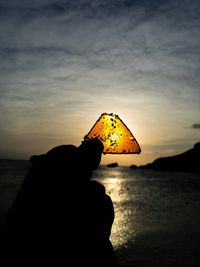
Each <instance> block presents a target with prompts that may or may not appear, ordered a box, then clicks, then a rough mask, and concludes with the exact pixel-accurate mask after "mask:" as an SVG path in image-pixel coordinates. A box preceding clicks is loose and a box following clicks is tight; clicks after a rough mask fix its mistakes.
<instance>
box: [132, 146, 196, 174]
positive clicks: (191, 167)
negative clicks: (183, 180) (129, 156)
mask: <svg viewBox="0 0 200 267" xmlns="http://www.w3.org/2000/svg"><path fill="white" fill-rule="evenodd" d="M132 166H133V169H134V168H135V167H136V166H135V165H131V166H130V167H131V168H132ZM138 168H142V169H153V170H159V171H177V172H200V142H198V143H196V144H195V145H194V147H193V148H191V149H189V150H187V151H185V152H183V153H181V154H178V155H174V156H169V157H162V158H157V159H156V160H154V161H153V162H152V163H148V164H146V165H141V166H139V167H138Z"/></svg>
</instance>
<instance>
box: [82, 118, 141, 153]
mask: <svg viewBox="0 0 200 267" xmlns="http://www.w3.org/2000/svg"><path fill="white" fill-rule="evenodd" d="M91 138H98V139H99V140H101V141H102V142H103V145H104V151H103V153H104V154H140V153H141V148H140V146H139V144H138V142H137V140H136V139H135V137H134V136H133V134H132V133H131V131H130V130H129V129H128V127H127V126H126V125H125V124H124V122H123V121H122V120H121V119H120V118H119V116H118V115H116V114H113V113H110V114H108V113H102V114H101V116H100V117H99V119H98V120H97V121H96V123H95V124H94V126H93V127H92V128H91V130H90V131H89V133H88V134H87V135H86V136H85V137H84V139H85V140H88V139H91Z"/></svg>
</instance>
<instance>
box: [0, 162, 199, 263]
mask: <svg viewBox="0 0 200 267" xmlns="http://www.w3.org/2000/svg"><path fill="white" fill-rule="evenodd" d="M29 166H30V165H29V162H28V161H22V160H0V237H2V234H3V231H4V226H5V218H6V215H7V212H8V210H9V207H10V205H11V204H12V202H13V200H14V198H15V196H16V194H17V191H18V189H19V187H20V185H21V183H22V181H23V179H24V176H25V174H26V172H27V171H28V168H29ZM92 179H94V180H97V181H99V182H101V183H102V184H103V185H104V186H105V188H106V193H107V194H108V195H109V196H110V197H111V199H112V201H113V205H114V210H115V220H114V223H113V227H112V232H111V236H110V240H111V242H112V244H113V247H114V250H115V253H116V256H117V258H118V261H119V264H120V267H179V266H180V267H199V266H200V174H197V173H181V172H164V171H154V170H147V169H140V168H138V169H131V168H130V167H128V166H118V167H115V168H109V167H107V166H104V165H100V166H99V168H98V169H97V170H95V171H94V173H93V178H92ZM0 241H1V240H0Z"/></svg>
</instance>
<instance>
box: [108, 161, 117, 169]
mask: <svg viewBox="0 0 200 267" xmlns="http://www.w3.org/2000/svg"><path fill="white" fill-rule="evenodd" d="M106 166H107V167H109V168H115V167H118V163H117V162H113V163H110V164H107V165H106Z"/></svg>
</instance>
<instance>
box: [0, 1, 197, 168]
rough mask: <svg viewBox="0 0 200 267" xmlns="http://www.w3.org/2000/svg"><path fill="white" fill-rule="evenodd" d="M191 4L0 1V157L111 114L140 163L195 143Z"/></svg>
mask: <svg viewBox="0 0 200 267" xmlns="http://www.w3.org/2000/svg"><path fill="white" fill-rule="evenodd" d="M199 13H200V1H198V0H165V1H164V0H132V1H131V0H109V1H108V0H107V1H105V0H93V1H89V0H77V1H74V0H69V1H64V0H57V1H56V0H34V1H28V0H13V1H7V0H0V62H1V65H0V157H1V158H12V159H29V158H30V156H31V155H32V154H42V153H46V152H47V151H48V150H49V149H51V148H52V147H54V146H57V145H61V144H74V145H77V146H78V145H80V143H81V142H82V140H83V137H84V136H85V135H86V134H87V133H88V132H89V130H90V129H91V127H92V126H93V124H94V123H95V121H96V120H97V119H98V118H99V117H100V115H101V114H102V113H104V112H106V113H114V114H117V115H118V116H119V117H120V118H121V119H122V120H123V121H124V123H125V124H126V125H127V126H128V128H129V129H130V130H131V132H132V134H133V135H134V137H135V138H136V140H137V141H138V143H139V144H140V146H141V150H142V152H141V154H139V155H136V154H133V155H103V156H102V164H108V163H111V162H118V163H119V164H120V165H131V164H136V165H142V164H146V163H149V162H152V161H153V160H154V159H156V158H158V157H162V156H169V155H175V154H178V153H182V152H184V151H186V150H188V149H190V148H192V147H193V145H194V144H195V143H196V142H198V141H200V16H199Z"/></svg>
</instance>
